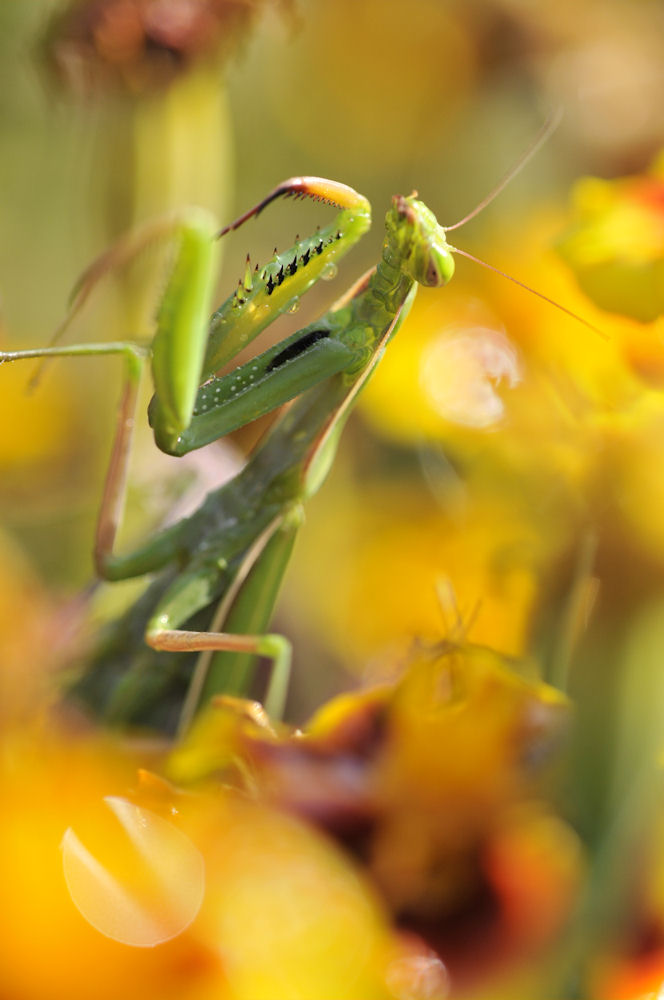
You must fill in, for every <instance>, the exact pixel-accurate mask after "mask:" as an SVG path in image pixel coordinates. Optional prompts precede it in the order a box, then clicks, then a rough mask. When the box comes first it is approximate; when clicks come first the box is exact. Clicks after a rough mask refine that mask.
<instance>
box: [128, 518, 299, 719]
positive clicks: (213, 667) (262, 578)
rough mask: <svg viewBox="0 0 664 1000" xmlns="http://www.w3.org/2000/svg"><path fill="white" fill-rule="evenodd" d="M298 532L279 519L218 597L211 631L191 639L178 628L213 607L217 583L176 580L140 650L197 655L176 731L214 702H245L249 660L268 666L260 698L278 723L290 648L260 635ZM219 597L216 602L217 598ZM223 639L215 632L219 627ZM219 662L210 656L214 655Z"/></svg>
mask: <svg viewBox="0 0 664 1000" xmlns="http://www.w3.org/2000/svg"><path fill="white" fill-rule="evenodd" d="M299 524H300V516H299V515H298V511H297V510H294V513H293V514H289V515H285V516H284V515H280V516H278V517H277V518H275V520H274V521H273V522H272V523H271V524H270V525H268V527H267V528H266V529H265V530H264V531H263V532H262V533H261V534H260V535H259V536H258V538H257V539H256V540H255V541H254V543H253V545H252V546H251V547H250V548H249V550H248V551H247V552H246V553H245V555H244V557H243V558H242V561H241V564H240V566H239V568H238V569H237V571H236V573H235V574H234V577H233V580H232V582H231V583H230V585H229V586H227V588H226V590H225V591H222V600H221V603H220V605H219V608H218V609H217V613H216V615H215V616H214V619H213V621H212V623H211V626H210V630H209V631H206V632H202V631H190V630H187V629H183V628H181V627H180V626H181V625H182V623H183V622H186V621H188V620H189V619H190V618H191V617H192V615H193V614H195V613H196V612H197V611H199V610H201V609H202V608H204V607H205V606H206V605H210V606H212V604H213V603H214V600H215V599H216V598H215V591H216V590H217V589H218V583H217V581H218V578H217V579H215V572H214V570H211V569H210V568H209V564H208V568H202V569H200V570H193V571H190V572H188V573H186V574H184V575H183V576H181V577H179V578H178V579H177V580H175V581H174V582H173V584H172V586H171V588H170V589H169V591H168V592H167V593H166V594H165V595H164V597H163V598H162V600H161V601H160V603H159V605H158V606H157V608H156V609H155V611H154V614H153V615H152V617H151V619H150V621H149V623H148V627H147V631H146V642H147V643H148V645H150V646H152V647H153V648H154V649H158V650H166V651H169V652H201V653H203V654H204V655H203V656H202V657H201V658H200V659H199V662H198V665H197V667H196V671H195V673H194V676H193V678H192V682H191V685H190V688H189V693H188V696H187V699H186V702H185V705H184V707H183V711H182V716H181V720H180V729H181V731H182V730H185V729H186V728H187V727H188V725H189V723H190V722H191V719H192V718H193V716H194V714H195V712H196V711H197V710H198V708H199V707H201V706H202V705H204V704H207V703H208V702H209V700H210V699H211V698H212V697H214V695H216V694H220V693H222V692H223V693H225V694H238V695H246V694H247V691H248V689H249V686H250V684H251V681H252V678H253V674H254V667H255V661H256V657H265V658H266V659H269V660H271V661H272V670H271V675H270V679H269V682H268V685H267V690H266V695H265V707H266V710H267V711H268V713H269V714H270V715H272V716H274V717H276V718H279V717H280V716H281V715H282V713H283V708H284V704H285V700H286V695H287V691H288V681H289V677H290V662H291V646H290V643H289V641H288V640H287V639H286V638H285V637H284V636H281V635H277V634H274V633H269V632H267V631H266V629H267V625H268V623H269V621H270V618H271V617H272V612H273V609H274V604H275V601H276V598H277V594H278V592H279V588H280V585H281V580H282V577H283V574H284V571H285V569H286V566H287V564H288V561H289V558H290V555H291V551H292V548H293V543H294V541H295V537H296V535H297V530H298V527H299ZM218 596H219V595H218V594H216V597H218ZM222 626H223V628H224V629H225V631H223V632H222V631H217V629H218V628H220V627H222ZM215 653H216V654H222V655H216V656H215V655H214V654H215Z"/></svg>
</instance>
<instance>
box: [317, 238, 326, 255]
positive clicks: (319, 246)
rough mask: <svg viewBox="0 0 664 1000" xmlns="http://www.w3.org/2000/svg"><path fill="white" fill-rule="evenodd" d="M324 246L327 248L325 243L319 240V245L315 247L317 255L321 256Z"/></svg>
mask: <svg viewBox="0 0 664 1000" xmlns="http://www.w3.org/2000/svg"><path fill="white" fill-rule="evenodd" d="M324 246H325V244H324V243H323V241H322V240H319V241H318V243H317V244H316V247H315V250H316V253H317V254H321V253H322V252H323V247H324Z"/></svg>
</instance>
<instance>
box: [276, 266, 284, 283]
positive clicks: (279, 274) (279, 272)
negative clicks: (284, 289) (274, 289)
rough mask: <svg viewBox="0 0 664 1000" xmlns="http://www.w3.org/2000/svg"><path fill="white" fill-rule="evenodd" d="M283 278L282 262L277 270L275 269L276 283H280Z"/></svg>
mask: <svg viewBox="0 0 664 1000" xmlns="http://www.w3.org/2000/svg"><path fill="white" fill-rule="evenodd" d="M283 280H284V265H283V264H282V265H281V267H280V268H279V270H278V271H277V284H278V285H280V284H281V283H282V281H283Z"/></svg>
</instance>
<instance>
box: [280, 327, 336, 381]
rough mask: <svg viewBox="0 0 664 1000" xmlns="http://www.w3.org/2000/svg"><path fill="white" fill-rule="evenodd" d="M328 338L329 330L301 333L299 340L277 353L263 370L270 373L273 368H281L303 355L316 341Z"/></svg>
mask: <svg viewBox="0 0 664 1000" xmlns="http://www.w3.org/2000/svg"><path fill="white" fill-rule="evenodd" d="M329 336H330V331H329V330H309V332H308V333H303V334H302V336H301V337H300V338H299V340H295V341H293V343H292V344H289V345H288V347H284V349H283V351H279V353H278V354H275V356H274V357H273V358H272V361H270V363H269V365H268V366H267V368H266V369H265V371H266V372H272V371H274V370H275V368H281V366H282V365H285V364H286V362H287V361H292V360H293V358H297V357H299V356H300V354H304V352H305V351H306V350H308V349H309V348H310V347H311V346H312V344H315V343H316V341H317V340H324V339H325V337H329Z"/></svg>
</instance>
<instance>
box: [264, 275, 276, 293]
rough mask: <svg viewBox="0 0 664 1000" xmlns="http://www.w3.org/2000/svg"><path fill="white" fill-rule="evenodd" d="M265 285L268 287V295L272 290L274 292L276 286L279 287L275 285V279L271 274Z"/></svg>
mask: <svg viewBox="0 0 664 1000" xmlns="http://www.w3.org/2000/svg"><path fill="white" fill-rule="evenodd" d="M265 287H266V288H267V294H268V295H272V292H273V291H274V290H275V288H276V287H277V286H276V285H275V283H274V279H273V277H272V275H270V277H269V278H268V280H267V284H266V286H265Z"/></svg>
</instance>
